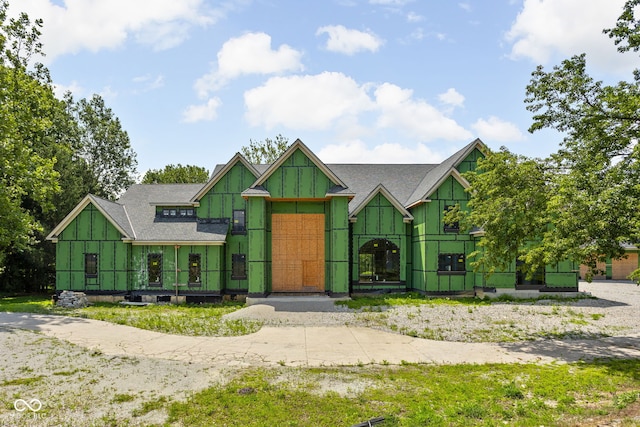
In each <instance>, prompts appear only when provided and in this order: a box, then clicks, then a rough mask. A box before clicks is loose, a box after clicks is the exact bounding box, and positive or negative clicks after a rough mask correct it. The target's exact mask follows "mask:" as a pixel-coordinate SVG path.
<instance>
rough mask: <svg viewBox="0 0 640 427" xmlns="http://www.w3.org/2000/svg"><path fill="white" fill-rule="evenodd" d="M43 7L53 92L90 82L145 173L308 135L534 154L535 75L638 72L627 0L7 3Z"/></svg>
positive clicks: (353, 152)
mask: <svg viewBox="0 0 640 427" xmlns="http://www.w3.org/2000/svg"><path fill="white" fill-rule="evenodd" d="M9 2H10V8H9V10H10V14H11V15H14V16H15V15H16V14H17V13H19V12H27V13H28V14H29V17H30V18H32V19H36V18H42V19H43V20H44V27H43V29H42V36H41V41H42V42H43V45H44V46H43V50H44V52H45V53H46V57H44V58H40V61H41V62H43V63H44V64H45V65H46V66H47V68H48V69H49V70H50V72H51V77H52V79H53V82H54V85H55V90H56V93H57V94H58V95H59V96H60V97H61V96H62V94H63V93H64V92H65V91H67V90H68V91H71V92H72V93H73V95H74V97H75V98H76V99H80V98H90V97H91V96H92V95H93V94H94V93H97V94H99V95H100V96H102V98H103V99H104V100H105V103H106V105H107V106H108V107H110V108H111V109H112V110H113V113H114V115H115V116H116V117H118V118H119V120H120V121H121V124H122V127H123V129H124V130H125V131H127V133H128V135H129V137H130V140H131V145H132V148H133V150H134V151H135V152H136V153H137V160H138V172H139V174H140V176H142V175H143V174H144V173H145V172H146V171H147V170H148V169H161V168H164V167H165V166H166V165H168V164H178V163H180V164H183V165H186V164H189V165H196V166H202V167H205V168H206V169H208V170H209V171H211V170H213V168H214V167H215V165H216V164H222V163H226V162H227V161H229V160H230V159H231V158H232V157H233V156H234V155H235V153H236V152H239V151H240V149H241V147H243V146H246V145H248V144H249V142H250V140H253V141H263V140H264V139H266V138H271V139H273V138H275V136H276V135H278V134H281V135H282V136H284V137H286V138H288V139H289V141H290V142H293V141H295V140H296V139H298V138H299V139H301V140H302V141H303V142H304V143H305V144H306V145H307V146H308V147H309V148H310V149H311V150H312V151H313V152H314V153H315V154H316V155H318V157H319V158H320V159H321V160H322V161H324V162H325V163H439V162H440V161H442V160H443V159H445V158H446V157H448V156H449V155H451V154H452V153H454V152H455V151H457V150H458V149H460V148H462V147H463V146H465V145H466V144H468V143H469V142H471V141H473V140H474V139H476V138H480V139H481V140H482V141H483V142H484V143H485V144H486V145H487V146H489V147H490V148H491V149H494V150H497V149H499V148H500V147H502V146H504V147H507V148H508V149H509V150H510V151H513V152H515V153H518V154H523V155H526V156H532V157H544V156H547V155H548V154H550V153H552V152H555V151H556V150H557V149H558V148H559V144H560V143H561V141H562V135H560V134H558V133H556V132H554V131H551V130H544V131H541V132H536V133H534V134H530V133H529V132H528V128H529V126H530V125H531V123H532V116H531V113H530V112H528V111H527V110H526V108H525V103H524V98H525V89H526V85H527V84H528V83H529V81H530V79H531V73H532V71H534V70H535V68H536V66H537V65H543V66H544V67H545V69H547V70H551V69H552V67H553V66H554V65H557V64H560V62H561V61H562V60H563V59H566V58H569V57H571V56H573V55H577V54H580V53H586V54H587V64H588V70H589V72H590V73H591V74H592V76H594V77H595V78H597V79H598V80H604V81H605V82H607V83H615V82H617V81H620V80H631V78H632V70H633V69H634V68H637V67H638V65H639V64H638V57H637V54H633V53H629V54H620V53H618V52H617V51H616V48H615V46H614V44H613V42H612V41H611V39H609V38H608V37H607V36H606V35H604V34H602V29H604V28H611V27H613V26H614V25H615V22H616V19H617V17H618V16H619V15H620V13H621V11H622V6H623V4H624V0H588V1H584V0H462V1H451V0H306V1H301V0H286V1H285V0H283V1H280V0H223V1H213V0H180V1H176V0H9Z"/></svg>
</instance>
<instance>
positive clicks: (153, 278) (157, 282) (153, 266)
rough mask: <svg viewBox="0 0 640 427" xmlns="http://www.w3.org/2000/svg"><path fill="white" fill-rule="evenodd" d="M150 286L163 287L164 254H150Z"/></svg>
mask: <svg viewBox="0 0 640 427" xmlns="http://www.w3.org/2000/svg"><path fill="white" fill-rule="evenodd" d="M148 273H149V286H162V254H149V257H148Z"/></svg>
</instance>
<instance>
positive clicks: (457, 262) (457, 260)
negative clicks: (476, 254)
mask: <svg viewBox="0 0 640 427" xmlns="http://www.w3.org/2000/svg"><path fill="white" fill-rule="evenodd" d="M466 263H467V257H466V256H465V254H464V253H442V254H438V274H466V273H467V266H466Z"/></svg>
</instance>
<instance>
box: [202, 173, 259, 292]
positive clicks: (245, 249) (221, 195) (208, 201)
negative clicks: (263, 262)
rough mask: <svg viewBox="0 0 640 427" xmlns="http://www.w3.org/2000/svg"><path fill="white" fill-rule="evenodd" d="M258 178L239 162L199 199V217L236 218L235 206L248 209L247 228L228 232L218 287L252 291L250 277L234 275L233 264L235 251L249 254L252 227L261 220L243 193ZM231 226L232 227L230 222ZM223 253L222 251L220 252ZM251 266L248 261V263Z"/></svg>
mask: <svg viewBox="0 0 640 427" xmlns="http://www.w3.org/2000/svg"><path fill="white" fill-rule="evenodd" d="M255 180H256V176H255V175H254V174H253V173H252V172H251V171H250V170H249V169H248V168H247V167H246V166H245V165H244V164H243V163H242V162H239V161H238V162H236V164H235V165H233V166H232V167H231V169H230V170H229V171H227V173H225V174H224V175H223V176H222V177H220V179H219V180H218V181H217V182H216V183H215V185H214V186H213V187H212V188H211V189H210V190H209V191H208V192H207V193H206V194H205V195H204V197H202V198H201V199H200V206H199V207H198V208H197V210H196V212H197V216H198V217H199V218H229V219H230V220H231V221H232V220H233V211H234V210H243V211H245V229H246V230H245V231H244V232H239V233H233V232H231V231H230V232H229V233H227V240H226V243H225V245H224V248H220V249H219V250H220V251H221V252H224V254H223V256H224V259H223V261H224V262H222V264H221V265H220V266H219V267H218V269H221V270H223V273H222V276H221V277H219V278H218V283H217V288H218V289H220V290H221V289H229V290H234V291H237V292H247V291H249V281H248V280H247V278H248V277H249V275H248V272H247V276H246V277H247V278H244V279H238V278H235V277H232V264H233V256H234V254H243V255H247V259H249V258H250V257H249V256H248V253H249V231H248V230H250V229H251V227H252V224H253V223H255V222H256V221H258V219H257V218H256V216H255V215H248V212H249V209H248V205H249V203H248V202H247V200H245V199H244V198H243V197H242V195H241V193H242V191H244V190H245V189H246V188H248V187H249V186H251V184H253V182H254V181H255ZM229 227H230V228H231V227H233V224H232V223H231V224H230V225H229ZM220 256H222V254H220ZM247 270H248V265H247Z"/></svg>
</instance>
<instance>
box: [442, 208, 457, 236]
mask: <svg viewBox="0 0 640 427" xmlns="http://www.w3.org/2000/svg"><path fill="white" fill-rule="evenodd" d="M455 207H456V206H455V205H447V206H445V207H444V212H445V213H446V212H449V211H450V210H452V209H454V208H455ZM444 231H445V232H455V233H457V232H459V231H460V223H459V222H458V221H454V222H449V223H447V222H445V223H444Z"/></svg>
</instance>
